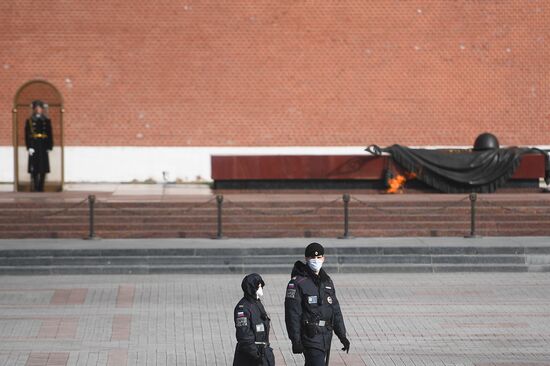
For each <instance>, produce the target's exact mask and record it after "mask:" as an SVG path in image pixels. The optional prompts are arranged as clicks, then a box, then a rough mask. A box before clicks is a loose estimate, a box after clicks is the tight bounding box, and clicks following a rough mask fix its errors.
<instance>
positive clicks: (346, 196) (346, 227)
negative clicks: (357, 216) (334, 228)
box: [338, 193, 353, 239]
mask: <svg viewBox="0 0 550 366" xmlns="http://www.w3.org/2000/svg"><path fill="white" fill-rule="evenodd" d="M342 200H343V201H344V235H342V236H340V237H338V239H351V238H353V237H352V236H351V235H350V234H349V202H350V200H351V198H350V195H349V193H344V194H343V195H342Z"/></svg>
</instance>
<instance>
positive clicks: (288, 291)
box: [286, 287, 296, 299]
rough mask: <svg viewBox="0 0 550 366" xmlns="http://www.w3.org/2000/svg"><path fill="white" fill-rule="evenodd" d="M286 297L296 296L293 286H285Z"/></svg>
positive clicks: (292, 297)
mask: <svg viewBox="0 0 550 366" xmlns="http://www.w3.org/2000/svg"><path fill="white" fill-rule="evenodd" d="M286 297H287V298H289V299H294V298H295V297H296V289H295V288H290V287H289V288H287V289H286Z"/></svg>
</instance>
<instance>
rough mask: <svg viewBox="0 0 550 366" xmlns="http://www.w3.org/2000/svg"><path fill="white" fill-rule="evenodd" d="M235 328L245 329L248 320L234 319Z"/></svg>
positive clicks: (243, 318)
mask: <svg viewBox="0 0 550 366" xmlns="http://www.w3.org/2000/svg"><path fill="white" fill-rule="evenodd" d="M235 326H236V327H247V326H248V318H246V317H242V318H237V319H235Z"/></svg>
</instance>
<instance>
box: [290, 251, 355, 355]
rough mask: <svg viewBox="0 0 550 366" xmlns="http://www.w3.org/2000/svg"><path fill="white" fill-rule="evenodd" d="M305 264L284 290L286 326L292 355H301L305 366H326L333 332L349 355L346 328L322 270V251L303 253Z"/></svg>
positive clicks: (296, 268) (298, 266)
mask: <svg viewBox="0 0 550 366" xmlns="http://www.w3.org/2000/svg"><path fill="white" fill-rule="evenodd" d="M305 259H306V263H303V262H301V261H297V262H296V263H295V264H294V268H293V269H292V275H291V276H292V279H291V280H290V282H289V283H288V286H287V288H286V297H285V322H286V329H287V332H288V337H289V338H290V341H291V342H292V352H293V353H295V354H299V353H303V354H304V357H305V360H306V363H305V366H326V365H328V364H329V357H330V344H331V341H332V332H333V331H334V333H336V335H337V336H338V338H339V339H340V342H342V345H343V346H344V348H342V351H346V352H349V347H350V342H349V340H348V339H347V338H346V327H345V325H344V318H343V316H342V311H341V310H340V304H339V303H338V299H337V298H336V290H335V288H334V283H332V279H331V278H330V277H329V275H328V274H327V273H326V272H325V270H324V269H322V268H321V267H322V265H323V262H324V261H325V249H324V248H323V246H322V245H321V244H319V243H311V244H309V245H308V246H307V248H306V251H305Z"/></svg>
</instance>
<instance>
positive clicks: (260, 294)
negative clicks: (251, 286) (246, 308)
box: [256, 286, 264, 299]
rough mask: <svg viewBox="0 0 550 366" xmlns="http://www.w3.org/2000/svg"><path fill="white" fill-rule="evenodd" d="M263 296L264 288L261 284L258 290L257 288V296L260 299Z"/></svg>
mask: <svg viewBox="0 0 550 366" xmlns="http://www.w3.org/2000/svg"><path fill="white" fill-rule="evenodd" d="M262 296H264V288H263V287H262V286H260V287H258V290H256V298H257V299H259V298H260V297H262Z"/></svg>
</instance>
